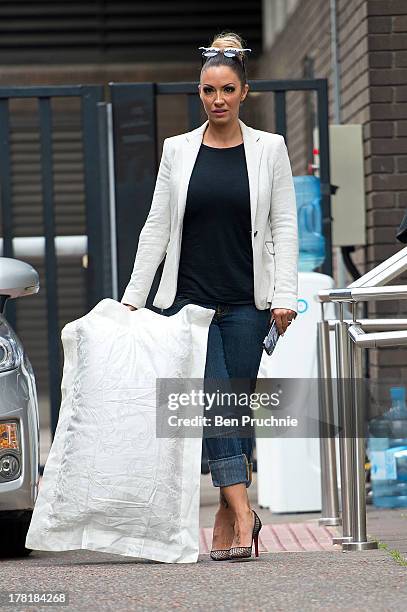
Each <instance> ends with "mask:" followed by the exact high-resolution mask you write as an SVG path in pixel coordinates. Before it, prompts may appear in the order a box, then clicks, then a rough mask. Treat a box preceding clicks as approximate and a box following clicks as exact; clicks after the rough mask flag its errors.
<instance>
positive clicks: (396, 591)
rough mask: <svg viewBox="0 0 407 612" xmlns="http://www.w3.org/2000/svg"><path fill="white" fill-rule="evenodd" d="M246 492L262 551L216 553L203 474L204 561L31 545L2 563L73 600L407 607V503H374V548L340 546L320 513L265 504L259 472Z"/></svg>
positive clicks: (105, 604) (142, 606) (6, 572)
mask: <svg viewBox="0 0 407 612" xmlns="http://www.w3.org/2000/svg"><path fill="white" fill-rule="evenodd" d="M248 493H249V498H250V500H251V503H252V505H253V507H254V508H255V509H256V511H257V512H258V514H259V516H260V517H261V519H262V522H263V524H264V526H265V527H264V528H263V529H262V531H261V535H263V537H262V538H261V544H262V546H261V549H260V551H261V552H260V556H259V558H257V559H255V558H254V557H253V558H252V559H249V560H245V561H239V560H233V561H223V562H214V561H212V560H211V559H210V557H209V554H208V550H209V548H210V545H211V529H212V525H213V520H214V514H215V511H216V507H217V499H218V494H219V490H218V489H215V488H214V487H213V486H212V482H211V479H210V475H205V476H202V477H201V508H200V525H201V554H200V556H199V560H198V563H196V564H162V563H155V562H151V561H143V560H138V559H133V558H128V557H124V556H120V555H108V554H102V553H94V552H91V551H86V550H80V551H68V552H64V553H49V552H43V551H33V553H31V555H30V556H29V557H28V558H27V559H21V560H18V561H7V562H4V563H2V564H1V570H2V578H3V583H4V584H7V585H8V586H7V588H10V589H14V588H16V589H17V588H18V587H19V586H21V580H22V576H23V583H24V588H25V589H29V588H32V589H36V588H39V585H40V586H43V587H44V588H50V587H51V585H52V586H53V587H55V588H58V589H62V588H66V589H67V590H69V593H70V598H71V599H70V601H71V605H70V606H69V610H71V609H72V610H86V611H93V610H95V611H99V610H112V611H113V610H114V611H115V612H116V611H121V610H123V611H126V612H127V611H129V610H137V612H140V611H146V612H149V611H155V610H157V611H158V610H162V609H166V610H168V609H169V610H172V609H177V610H181V611H184V610H185V611H186V610H193V611H195V610H197V611H200V610H202V611H205V612H212V611H214V612H215V611H216V612H222V611H230V610H233V611H238V612H240V611H242V612H243V611H245V610H253V611H256V612H257V611H259V612H260V611H267V612H269V611H274V610H278V611H282V612H286V611H287V612H298V611H299V610H301V611H303V610H304V611H305V612H313V611H314V610H315V611H317V610H323V611H326V612H328V611H329V612H339V611H340V612H344V611H349V612H359V611H360V612H362V611H363V612H365V611H368V610H375V612H388V610H404V609H405V608H406V600H407V560H406V559H407V509H400V510H379V509H376V508H374V507H372V506H368V511H367V519H368V523H367V524H368V536H369V539H373V538H374V539H378V540H380V542H382V543H383V544H382V545H381V547H380V548H379V549H378V550H371V551H365V552H343V551H342V547H341V546H331V545H330V544H329V538H327V532H328V533H329V534H330V532H331V531H335V530H338V531H339V533H340V528H328V529H327V530H326V529H324V528H319V526H318V519H319V516H320V515H319V513H304V514H272V513H271V512H270V511H269V510H267V509H264V508H259V506H258V504H257V499H256V474H254V478H253V485H252V486H251V487H249V489H248ZM263 531H264V534H263ZM310 533H311V534H314V538H312V537H311V536H310ZM318 534H319V535H318ZM329 537H330V536H329ZM41 609H45V608H41Z"/></svg>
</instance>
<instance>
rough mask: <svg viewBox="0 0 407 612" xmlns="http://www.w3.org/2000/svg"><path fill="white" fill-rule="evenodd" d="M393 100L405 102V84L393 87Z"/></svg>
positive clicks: (406, 96) (406, 94)
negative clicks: (394, 97)
mask: <svg viewBox="0 0 407 612" xmlns="http://www.w3.org/2000/svg"><path fill="white" fill-rule="evenodd" d="M395 94H396V99H395V102H407V85H401V86H399V87H396V88H395Z"/></svg>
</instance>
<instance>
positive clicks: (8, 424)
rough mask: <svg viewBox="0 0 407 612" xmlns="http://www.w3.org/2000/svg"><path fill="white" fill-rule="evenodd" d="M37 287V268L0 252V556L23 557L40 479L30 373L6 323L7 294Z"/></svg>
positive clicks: (18, 294)
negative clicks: (1, 254) (1, 255)
mask: <svg viewBox="0 0 407 612" xmlns="http://www.w3.org/2000/svg"><path fill="white" fill-rule="evenodd" d="M38 290H39V278H38V273H37V272H36V270H35V269H34V268H33V267H32V266H30V265H29V264H27V263H24V262H22V261H19V260H17V259H11V258H8V257H0V529H1V545H0V557H3V558H4V557H16V556H26V555H28V554H29V553H30V552H31V550H30V549H27V548H26V547H25V545H24V544H25V538H26V534H27V530H28V527H29V524H30V520H31V516H32V510H33V508H34V503H35V500H36V497H37V494H38V484H39V418H38V402H37V391H36V385H35V377H34V372H33V369H32V366H31V363H30V362H29V360H28V357H27V355H26V353H25V351H24V347H23V345H22V342H21V340H20V339H19V338H18V336H17V335H16V333H15V331H14V330H13V328H12V327H11V325H10V323H8V321H7V319H6V317H5V315H4V310H5V304H6V301H7V300H8V299H13V298H18V297H23V296H25V295H32V294H34V293H37V292H38Z"/></svg>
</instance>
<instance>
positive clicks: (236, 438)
mask: <svg viewBox="0 0 407 612" xmlns="http://www.w3.org/2000/svg"><path fill="white" fill-rule="evenodd" d="M190 303H192V304H197V305H199V306H202V307H204V308H213V309H214V310H215V314H214V315H213V318H212V321H211V324H210V326H209V332H208V344H207V353H206V364H205V374H204V391H205V393H207V392H208V391H209V392H210V393H211V392H215V391H216V389H219V382H221V386H222V391H225V390H226V392H227V391H228V390H229V391H235V392H238V393H239V392H240V393H242V392H244V393H246V394H247V396H249V394H250V393H252V392H253V391H254V389H255V386H256V379H257V373H258V371H259V366H260V360H261V357H262V351H263V347H262V342H263V340H264V337H265V336H266V334H267V330H268V326H269V322H270V317H271V312H270V310H269V309H268V308H267V309H265V310H259V309H258V308H257V307H256V306H255V305H254V304H221V303H217V302H199V301H196V300H192V299H189V298H176V299H175V301H174V303H173V304H172V305H171V306H170V307H169V308H165V309H161V314H163V315H165V316H170V315H173V314H176V313H177V312H178V311H179V310H180V309H181V308H182V307H183V306H185V305H186V304H190ZM231 379H233V380H231ZM243 397H245V396H243ZM215 410H216V409H215ZM218 410H219V411H220V412H218V414H221V415H222V417H223V418H225V417H228V416H231V417H233V416H236V414H237V412H239V414H240V415H242V414H247V415H250V413H251V409H250V406H249V407H245V408H244V409H243V411H242V408H241V407H239V408H237V407H236V405H235V406H224V405H223V406H221V407H220V408H219V407H218ZM203 436H204V443H205V445H206V451H207V454H208V464H209V468H210V471H211V476H212V483H213V486H215V487H226V486H229V485H232V484H237V483H240V482H242V483H245V484H246V487H249V486H250V484H251V482H252V456H253V427H245V433H244V436H242V435H239V433H238V432H236V431H233V428H227V433H226V434H223V435H219V434H218V435H216V434H215V435H214V434H213V430H210V428H205V427H204V431H203Z"/></svg>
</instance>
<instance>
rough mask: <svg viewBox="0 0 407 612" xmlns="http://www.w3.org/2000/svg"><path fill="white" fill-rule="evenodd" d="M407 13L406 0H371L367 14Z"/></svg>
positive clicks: (368, 3)
mask: <svg viewBox="0 0 407 612" xmlns="http://www.w3.org/2000/svg"><path fill="white" fill-rule="evenodd" d="M405 13H406V2H405V0H369V2H367V14H368V15H369V17H370V16H373V15H404V14H405Z"/></svg>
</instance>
